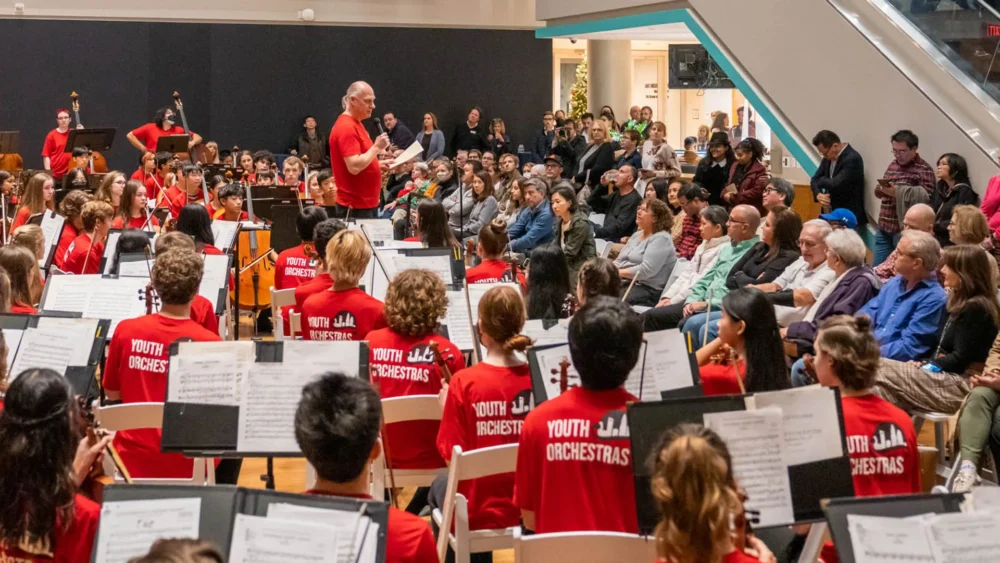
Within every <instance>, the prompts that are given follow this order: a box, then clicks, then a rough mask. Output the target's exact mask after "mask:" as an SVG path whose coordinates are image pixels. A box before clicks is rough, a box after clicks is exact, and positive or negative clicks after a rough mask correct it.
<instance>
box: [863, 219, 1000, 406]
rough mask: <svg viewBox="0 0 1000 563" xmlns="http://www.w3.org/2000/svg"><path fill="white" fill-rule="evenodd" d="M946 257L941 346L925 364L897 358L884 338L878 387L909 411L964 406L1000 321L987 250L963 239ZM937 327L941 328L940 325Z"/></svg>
mask: <svg viewBox="0 0 1000 563" xmlns="http://www.w3.org/2000/svg"><path fill="white" fill-rule="evenodd" d="M903 240H906V239H905V238H904V239H903ZM902 245H903V242H902V241H900V246H902ZM941 258H942V260H943V262H944V266H943V268H942V271H943V273H944V286H945V288H947V289H948V294H947V295H948V301H947V306H946V308H945V311H944V313H945V314H943V315H942V316H943V317H944V319H943V324H944V328H943V329H942V331H941V341H940V343H938V346H937V350H936V351H935V352H934V353H933V354H931V355H930V359H929V360H928V361H927V362H926V363H923V364H922V365H921V363H919V362H913V361H901V360H897V359H892V358H891V357H890V356H889V354H887V353H886V345H885V342H882V355H883V356H884V357H883V358H882V360H881V362H880V363H879V370H878V376H877V377H876V378H875V392H876V393H878V394H879V396H881V397H882V398H884V399H886V400H888V401H889V402H891V403H892V404H894V405H896V406H898V407H900V408H901V409H903V410H905V411H907V412H914V411H917V412H943V413H949V414H950V413H954V412H956V411H958V409H959V407H960V406H961V405H962V401H964V400H965V397H966V396H967V395H968V394H969V390H970V386H969V378H970V377H971V376H973V375H979V374H980V373H982V371H983V367H984V362H985V361H986V358H987V356H988V355H989V352H990V347H991V345H992V344H993V341H994V340H995V339H996V337H997V328H998V326H1000V303H997V292H996V284H995V283H994V281H993V272H992V271H990V268H989V262H988V261H987V260H986V252H984V251H983V250H982V249H980V248H978V247H975V246H969V245H960V246H955V247H949V248H946V249H944V251H942V253H941ZM898 264H899V262H897V266H898ZM891 283H892V282H890V284H891ZM935 283H936V282H935ZM888 287H891V285H889V286H887V288H888ZM933 328H934V329H935V333H936V332H937V327H936V326H935V327H933ZM877 334H878V332H876V335H877ZM926 356H927V354H923V355H915V356H913V357H912V358H908V359H911V360H921V359H923V358H924V357H926Z"/></svg>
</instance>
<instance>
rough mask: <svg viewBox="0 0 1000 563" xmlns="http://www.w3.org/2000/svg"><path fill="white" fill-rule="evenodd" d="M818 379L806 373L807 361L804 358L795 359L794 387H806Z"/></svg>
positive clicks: (793, 365) (793, 369)
mask: <svg viewBox="0 0 1000 563" xmlns="http://www.w3.org/2000/svg"><path fill="white" fill-rule="evenodd" d="M814 383H816V381H815V380H814V379H813V378H812V376H810V375H809V374H808V373H806V362H805V360H803V359H802V358H799V359H798V360H795V363H794V364H792V387H805V386H806V385H812V384H814Z"/></svg>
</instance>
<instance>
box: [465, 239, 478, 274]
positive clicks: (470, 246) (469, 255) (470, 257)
mask: <svg viewBox="0 0 1000 563" xmlns="http://www.w3.org/2000/svg"><path fill="white" fill-rule="evenodd" d="M475 262H476V243H474V242H472V239H471V238H470V239H467V240H466V241H465V267H466V268H471V267H472V266H474V265H475Z"/></svg>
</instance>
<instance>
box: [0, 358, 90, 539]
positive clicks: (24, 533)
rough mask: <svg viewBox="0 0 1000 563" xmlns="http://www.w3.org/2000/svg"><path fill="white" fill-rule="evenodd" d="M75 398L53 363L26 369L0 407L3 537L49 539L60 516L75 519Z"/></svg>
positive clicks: (67, 520)
mask: <svg viewBox="0 0 1000 563" xmlns="http://www.w3.org/2000/svg"><path fill="white" fill-rule="evenodd" d="M76 409H77V406H76V402H75V401H74V399H73V391H72V389H71V388H70V385H69V382H68V380H67V379H66V378H65V377H63V376H62V375H60V374H59V373H56V372H55V371H52V370H49V369H32V370H28V371H25V372H22V373H21V374H20V375H19V376H18V377H17V378H16V379H15V380H14V381H13V382H12V383H11V384H10V388H9V389H8V390H7V395H6V398H5V400H4V410H3V411H0V506H2V507H3V510H0V543H5V544H8V545H17V544H18V543H19V542H20V541H21V540H22V539H23V540H27V542H28V543H30V544H39V545H49V546H51V543H50V542H51V540H52V538H53V536H55V535H56V534H55V532H56V522H57V521H58V522H62V523H63V525H64V526H68V525H69V524H70V523H72V522H73V516H74V503H73V497H74V495H75V494H76V483H74V481H73V459H74V457H75V454H76V444H77V433H76V432H77V428H75V424H74V420H75V413H76Z"/></svg>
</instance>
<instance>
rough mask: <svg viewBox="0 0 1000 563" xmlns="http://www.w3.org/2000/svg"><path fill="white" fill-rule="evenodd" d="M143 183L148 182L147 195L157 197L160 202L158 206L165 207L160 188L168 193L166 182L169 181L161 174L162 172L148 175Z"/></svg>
mask: <svg viewBox="0 0 1000 563" xmlns="http://www.w3.org/2000/svg"><path fill="white" fill-rule="evenodd" d="M143 183H144V184H146V197H149V198H155V199H156V201H157V202H159V203H157V207H163V202H162V201H160V190H163V193H166V190H167V186H166V185H165V184H166V183H167V179H166V178H164V177H163V176H160V173H159V172H157V173H156V174H150V175H149V176H146V179H145V180H144V181H143Z"/></svg>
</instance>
